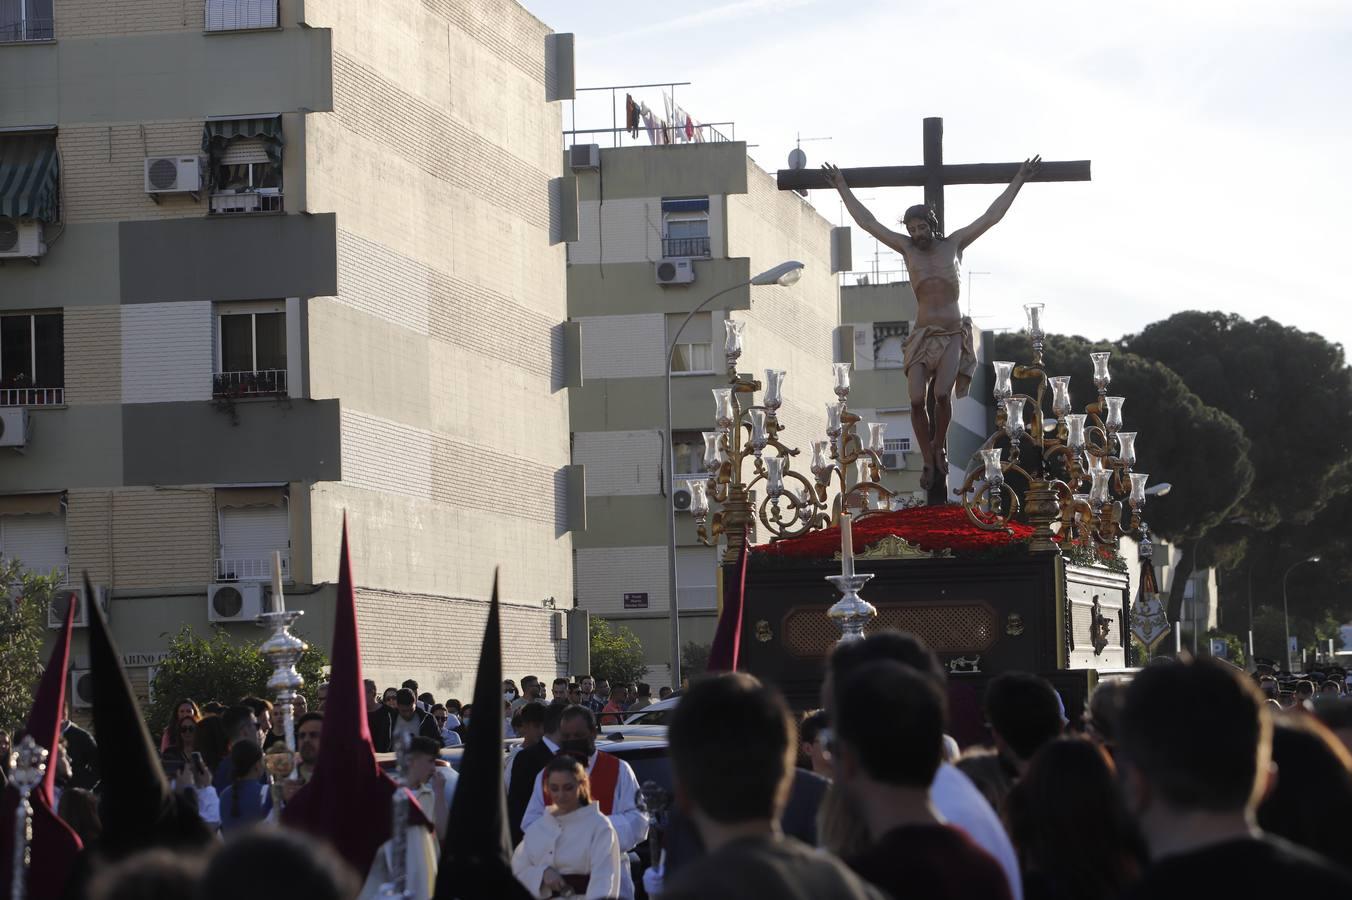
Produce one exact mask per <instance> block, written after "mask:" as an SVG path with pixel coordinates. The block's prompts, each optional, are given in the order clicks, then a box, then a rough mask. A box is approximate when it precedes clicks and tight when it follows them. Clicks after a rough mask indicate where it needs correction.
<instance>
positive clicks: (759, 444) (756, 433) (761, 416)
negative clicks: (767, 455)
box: [747, 409, 769, 456]
mask: <svg viewBox="0 0 1352 900" xmlns="http://www.w3.org/2000/svg"><path fill="white" fill-rule="evenodd" d="M747 415H748V417H749V418H750V419H751V449H752V450H753V451H754V452H755V454H756V455H757V456H759V455H760V452H761V451H762V450H764V449H765V442H766V441H767V440H769V438H768V436H767V435H766V432H765V410H763V409H753V410H751V411H750V412H749V413H748V414H747Z"/></svg>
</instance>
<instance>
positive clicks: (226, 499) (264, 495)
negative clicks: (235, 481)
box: [216, 487, 286, 509]
mask: <svg viewBox="0 0 1352 900" xmlns="http://www.w3.org/2000/svg"><path fill="white" fill-rule="evenodd" d="M285 502H286V488H284V487H246V488H216V508H217V509H246V508H248V507H256V506H282V505H283V504H284V503H285Z"/></svg>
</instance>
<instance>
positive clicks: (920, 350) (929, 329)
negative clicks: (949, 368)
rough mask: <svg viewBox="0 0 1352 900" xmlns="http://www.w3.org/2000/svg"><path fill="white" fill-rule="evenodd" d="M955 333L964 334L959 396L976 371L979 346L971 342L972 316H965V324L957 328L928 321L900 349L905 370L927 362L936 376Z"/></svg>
mask: <svg viewBox="0 0 1352 900" xmlns="http://www.w3.org/2000/svg"><path fill="white" fill-rule="evenodd" d="M956 337H961V338H962V355H961V356H960V357H959V359H958V379H957V384H956V385H955V387H956V388H957V392H958V396H959V397H966V396H967V391H968V388H970V387H971V385H972V376H973V375H975V374H976V349H975V348H974V347H973V346H972V322H971V320H970V319H963V320H962V327H961V328H959V329H957V330H956V331H955V330H952V329H945V328H943V327H942V326H939V325H925V326H924V327H922V328H918V329H916V330H915V331H914V332H912V333H911V336H910V337H908V338H907V339H906V343H905V345H904V346H903V347H902V351H901V358H902V366H903V370H904V371H905V372H906V373H907V374H908V375H909V374H910V371H911V366H924V367H925V368H926V369H927V370H928V371H929V373H930V375H931V376H933V375H934V373H935V372H937V371H938V369H939V361H940V360H942V359H943V358H944V353H945V352H947V350H948V345H949V343H950V342H951V341H952V340H953V339H954V338H956Z"/></svg>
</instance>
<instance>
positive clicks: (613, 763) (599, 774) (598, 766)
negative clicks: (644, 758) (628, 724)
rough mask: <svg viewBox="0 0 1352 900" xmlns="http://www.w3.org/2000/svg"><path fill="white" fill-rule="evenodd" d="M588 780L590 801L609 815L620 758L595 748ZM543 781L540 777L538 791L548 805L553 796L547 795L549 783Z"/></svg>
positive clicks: (612, 804)
mask: <svg viewBox="0 0 1352 900" xmlns="http://www.w3.org/2000/svg"><path fill="white" fill-rule="evenodd" d="M588 781H590V782H591V798H592V802H593V803H595V804H596V805H597V806H599V807H601V812H603V813H605V814H606V815H610V812H611V808H612V807H613V806H614V805H615V786H616V785H617V784H619V783H620V758H619V757H618V756H611V755H610V754H609V753H606V752H605V751H604V750H597V751H596V762H595V764H593V765H592V770H591V774H590V775H589V776H588ZM545 782H546V780H545V779H544V778H541V779H540V793H541V794H543V795H544V801H545V806H549V805H550V803H551V802H553V798H551V797H550V796H549V785H548V784H546V783H545Z"/></svg>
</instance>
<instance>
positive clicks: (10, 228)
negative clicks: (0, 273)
mask: <svg viewBox="0 0 1352 900" xmlns="http://www.w3.org/2000/svg"><path fill="white" fill-rule="evenodd" d="M46 253H47V245H46V244H45V243H43V241H42V223H41V222H30V221H28V220H27V219H0V259H37V258H38V257H39V256H43V255H45V254H46Z"/></svg>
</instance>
